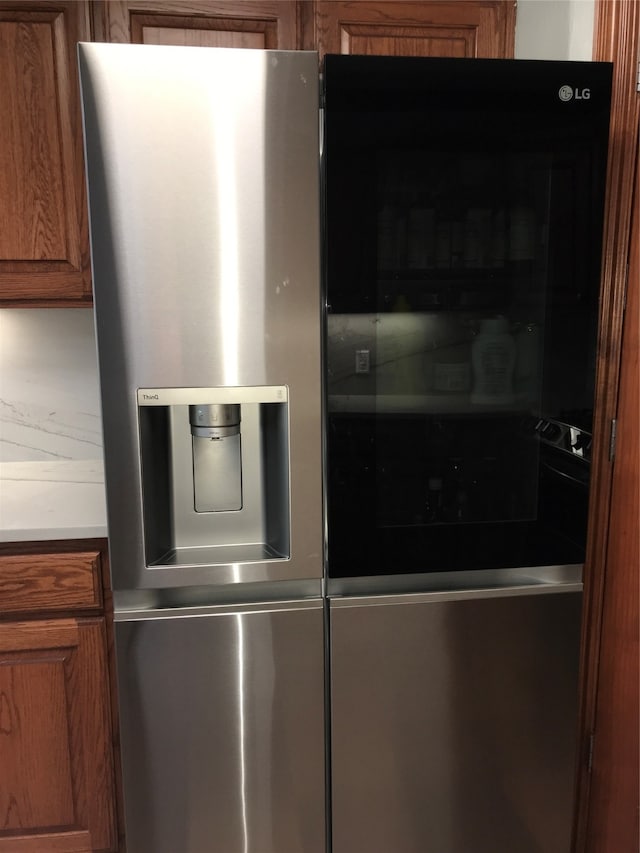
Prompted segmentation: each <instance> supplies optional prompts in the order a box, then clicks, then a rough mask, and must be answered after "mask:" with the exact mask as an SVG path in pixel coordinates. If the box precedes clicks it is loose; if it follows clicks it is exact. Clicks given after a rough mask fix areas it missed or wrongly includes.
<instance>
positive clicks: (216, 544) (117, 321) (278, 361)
mask: <svg viewBox="0 0 640 853" xmlns="http://www.w3.org/2000/svg"><path fill="white" fill-rule="evenodd" d="M79 61H80V72H81V86H82V96H83V105H84V129H85V149H86V161H87V173H88V185H89V200H90V221H91V251H92V262H93V285H94V298H95V316H96V326H97V340H98V355H99V368H100V383H101V394H102V413H103V421H104V453H105V477H106V489H107V502H108V527H109V547H110V560H111V572H112V582H113V590H114V602H115V643H116V654H117V675H118V697H119V710H120V730H121V736H122V763H123V775H124V802H125V811H126V821H125V823H126V842H127V850H128V851H129V853H285V851H305V853H321V851H324V850H325V834H326V833H325V755H324V752H325V747H324V742H325V733H324V726H325V720H324V639H323V600H322V575H323V538H322V532H323V528H322V476H321V471H322V466H321V412H320V407H321V393H320V384H321V364H320V344H321V341H320V337H321V334H320V328H321V311H320V283H319V276H320V273H319V231H320V225H319V216H320V202H319V151H318V135H319V134H318V124H319V112H318V63H317V55H316V54H311V53H284V52H273V51H267V52H262V51H249V50H245V51H242V50H241V51H236V50H208V49H188V48H184V49H183V48H174V47H172V48H165V47H149V46H144V47H142V46H131V45H107V44H82V45H80V46H79Z"/></svg>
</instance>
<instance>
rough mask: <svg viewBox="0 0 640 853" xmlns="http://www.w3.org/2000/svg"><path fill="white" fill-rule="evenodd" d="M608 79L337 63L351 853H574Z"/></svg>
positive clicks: (331, 588) (333, 80) (336, 819)
mask: <svg viewBox="0 0 640 853" xmlns="http://www.w3.org/2000/svg"><path fill="white" fill-rule="evenodd" d="M610 83H611V66H610V65H607V64H598V63H567V62H543V61H537V62H534V61H531V62H529V61H522V60H480V59H470V60H457V59H427V58H423V59H417V58H402V59H400V58H396V57H375V56H328V57H326V59H325V64H324V79H323V94H324V102H323V105H324V113H323V115H324V132H323V190H324V202H325V236H324V241H323V262H324V269H325V288H326V291H325V292H326V323H325V339H326V364H325V380H326V381H325V396H326V406H325V412H326V419H325V426H326V434H325V441H326V485H327V504H326V505H327V563H326V575H327V600H328V610H329V618H328V634H329V672H330V679H329V690H330V711H329V713H330V720H329V722H330V732H331V751H330V760H331V782H330V785H331V804H332V844H333V846H332V850H333V853H388V851H390V850H393V851H394V853H422V851H433V853H512V851H516V850H517V851H518V853H534V851H541V850H544V851H545V853H568V851H569V850H570V849H571V825H572V811H573V787H574V773H575V767H576V761H577V759H578V755H579V745H578V744H577V742H576V735H577V710H578V709H577V699H578V696H577V693H578V690H577V688H578V668H579V648H580V625H581V599H582V593H581V590H582V571H583V564H584V559H585V543H586V528H587V514H588V502H589V474H590V453H591V442H592V415H593V394H594V385H595V369H596V358H597V328H598V308H599V299H598V294H599V277H600V252H601V231H602V215H603V197H604V185H605V173H606V158H607V138H608V116H609V98H610Z"/></svg>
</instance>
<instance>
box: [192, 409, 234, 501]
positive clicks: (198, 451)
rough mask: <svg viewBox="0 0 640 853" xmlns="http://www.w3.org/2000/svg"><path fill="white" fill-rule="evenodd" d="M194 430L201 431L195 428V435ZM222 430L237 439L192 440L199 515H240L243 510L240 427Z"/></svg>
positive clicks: (195, 436)
mask: <svg viewBox="0 0 640 853" xmlns="http://www.w3.org/2000/svg"><path fill="white" fill-rule="evenodd" d="M194 429H198V427H193V426H192V427H191V432H192V433H193V430H194ZM207 429H210V428H209V427H207ZM216 429H217V428H216ZM222 429H233V430H235V435H226V436H219V437H215V438H214V437H209V436H207V437H206V438H205V437H199V436H197V435H194V436H193V437H192V439H191V447H192V450H193V507H194V509H195V511H196V512H238V511H240V510H241V509H242V453H241V440H240V435H239V426H238V425H236V426H235V427H222Z"/></svg>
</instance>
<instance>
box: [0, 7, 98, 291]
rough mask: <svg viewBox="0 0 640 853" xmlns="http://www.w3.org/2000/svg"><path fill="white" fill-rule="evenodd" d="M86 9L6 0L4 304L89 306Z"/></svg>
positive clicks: (2, 65)
mask: <svg viewBox="0 0 640 853" xmlns="http://www.w3.org/2000/svg"><path fill="white" fill-rule="evenodd" d="M89 38H90V29H89V5H88V3H86V2H75V0H69V2H57V0H41V2H40V0H39V2H38V3H33V2H19V0H18V2H16V0H13V2H0V81H2V84H1V85H0V116H2V120H1V121H0V200H1V203H0V304H7V303H8V302H16V301H17V302H19V303H20V302H24V303H28V304H33V303H38V304H47V303H50V302H52V301H57V302H59V303H60V304H82V303H87V304H88V303H89V302H90V297H91V278H90V259H89V236H88V233H89V232H88V222H87V204H86V193H85V181H84V165H83V156H82V124H81V117H80V97H79V89H78V73H77V67H76V65H77V60H76V43H77V42H78V41H82V40H85V41H86V40H88V39H89Z"/></svg>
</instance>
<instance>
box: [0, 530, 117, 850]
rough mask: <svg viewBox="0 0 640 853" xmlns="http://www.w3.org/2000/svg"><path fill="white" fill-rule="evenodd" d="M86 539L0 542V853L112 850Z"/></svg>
mask: <svg viewBox="0 0 640 853" xmlns="http://www.w3.org/2000/svg"><path fill="white" fill-rule="evenodd" d="M87 545H91V543H79V544H76V543H66V544H65V545H59V544H58V545H57V544H50V545H49V546H48V547H49V548H50V549H51V551H50V552H49V553H47V552H45V551H42V552H40V549H39V548H34V550H29V549H28V548H27V546H22V547H20V546H11V545H3V546H1V547H0V767H1V768H2V771H1V772H0V853H4V851H6V853H44V851H47V853H49V851H51V853H76V851H78V853H79V851H83V853H85V852H86V851H102V853H106V851H116V850H117V849H118V831H117V822H116V813H117V809H116V790H115V774H114V734H113V731H114V729H113V725H112V713H111V702H112V699H111V690H110V665H109V656H108V648H109V643H108V641H107V636H108V628H109V626H108V624H107V620H106V618H105V615H104V613H103V611H102V606H103V594H102V589H101V577H102V569H103V562H104V552H103V550H101V549H96V548H95V545H94V547H93V548H88V547H87ZM65 548H66V549H67V550H64V549H65Z"/></svg>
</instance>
